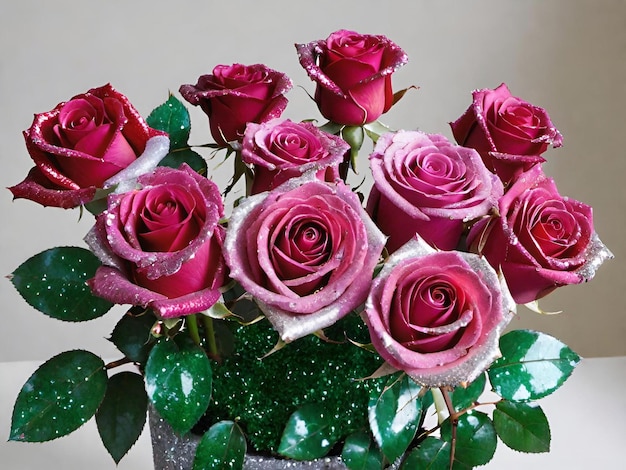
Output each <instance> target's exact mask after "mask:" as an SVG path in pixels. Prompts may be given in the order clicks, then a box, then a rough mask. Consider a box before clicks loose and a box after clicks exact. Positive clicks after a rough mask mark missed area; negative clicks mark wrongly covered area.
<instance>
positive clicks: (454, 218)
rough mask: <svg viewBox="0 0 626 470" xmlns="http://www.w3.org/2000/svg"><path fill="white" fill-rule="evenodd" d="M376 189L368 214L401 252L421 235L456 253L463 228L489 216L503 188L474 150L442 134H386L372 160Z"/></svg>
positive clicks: (368, 204)
mask: <svg viewBox="0 0 626 470" xmlns="http://www.w3.org/2000/svg"><path fill="white" fill-rule="evenodd" d="M370 166H371V169H372V176H373V177H374V186H373V187H372V190H371V192H370V195H369V198H368V202H367V211H368V213H369V214H370V215H371V216H372V218H373V219H374V221H375V222H376V224H377V225H378V227H379V228H380V229H381V230H382V231H383V233H384V234H385V235H388V236H389V240H388V242H387V249H388V250H389V251H390V252H393V251H395V250H397V249H398V248H399V247H400V246H402V245H403V244H404V243H405V242H407V241H408V240H409V239H411V238H413V236H414V235H415V234H416V233H418V234H419V235H420V237H422V238H423V239H424V240H426V242H427V243H429V244H431V245H432V246H434V247H437V248H439V249H441V250H452V249H454V248H455V247H456V246H457V245H458V243H459V240H460V239H461V234H462V232H463V226H464V223H465V222H468V221H470V220H472V219H475V218H477V217H481V216H484V215H486V214H487V213H489V211H490V210H491V209H492V208H493V207H495V206H496V205H497V201H498V198H499V197H500V196H501V195H502V183H501V182H500V181H499V180H498V178H497V177H496V176H495V175H493V174H491V173H490V172H489V171H488V170H487V169H486V168H485V166H484V165H483V163H482V161H481V159H480V156H479V155H478V153H476V151H475V150H473V149H468V148H465V147H460V146H458V145H454V144H452V143H451V142H449V141H448V140H447V139H446V138H445V137H444V136H442V135H438V134H425V133H423V132H418V131H399V132H395V133H387V134H383V135H382V136H381V137H380V138H379V139H378V142H377V143H376V147H375V148H374V152H373V153H372V154H371V155H370Z"/></svg>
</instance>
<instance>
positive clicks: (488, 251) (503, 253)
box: [467, 166, 612, 304]
mask: <svg viewBox="0 0 626 470" xmlns="http://www.w3.org/2000/svg"><path fill="white" fill-rule="evenodd" d="M467 241H468V244H469V245H470V247H471V249H472V250H473V251H476V252H478V253H480V254H482V255H484V256H485V258H487V260H488V261H489V263H490V264H491V265H492V266H493V267H494V268H496V269H500V270H502V273H503V274H504V277H505V278H506V281H507V284H508V286H509V289H510V290H511V294H512V295H513V298H514V299H515V302H517V303H518V304H525V303H528V302H532V301H534V300H537V299H539V298H541V297H544V296H545V295H547V294H549V293H550V292H552V291H553V290H554V289H556V288H557V287H559V286H563V285H567V284H578V283H581V282H583V281H588V280H590V279H591V278H593V276H594V275H595V272H596V270H597V269H598V268H599V267H600V265H601V264H602V262H603V261H604V260H606V259H607V258H611V257H612V254H611V252H610V251H609V250H608V249H607V248H606V247H605V246H604V245H603V244H602V242H601V241H600V239H599V238H598V236H597V235H596V233H595V232H594V228H593V215H592V210H591V207H589V206H587V205H585V204H583V203H581V202H578V201H575V200H573V199H569V198H564V197H561V195H560V194H559V193H558V191H557V188H556V185H555V184H554V181H553V180H552V179H551V178H547V177H546V176H545V175H544V174H543V171H542V169H541V167H540V166H536V167H533V168H531V169H530V170H529V171H528V172H526V173H524V174H522V176H521V177H520V178H518V180H517V181H516V182H515V183H514V184H513V185H512V186H511V187H510V188H509V190H508V191H507V192H506V193H505V195H504V196H503V197H502V198H501V199H500V202H499V215H498V216H494V217H492V218H489V219H485V220H482V221H480V222H478V223H477V224H475V225H474V226H473V227H472V229H471V230H470V233H469V235H468V239H467Z"/></svg>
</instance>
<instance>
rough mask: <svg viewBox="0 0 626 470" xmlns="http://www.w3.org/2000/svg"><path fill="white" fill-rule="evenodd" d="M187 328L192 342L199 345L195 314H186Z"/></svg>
mask: <svg viewBox="0 0 626 470" xmlns="http://www.w3.org/2000/svg"><path fill="white" fill-rule="evenodd" d="M186 320H187V328H188V329H189V336H191V339H192V340H193V342H194V343H196V344H197V345H198V346H200V332H199V331H198V317H196V315H195V314H194V315H188V316H187V318H186Z"/></svg>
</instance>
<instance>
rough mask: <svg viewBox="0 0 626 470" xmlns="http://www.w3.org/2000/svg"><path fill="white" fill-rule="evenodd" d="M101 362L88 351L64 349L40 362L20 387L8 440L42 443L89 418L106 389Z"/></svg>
mask: <svg viewBox="0 0 626 470" xmlns="http://www.w3.org/2000/svg"><path fill="white" fill-rule="evenodd" d="M106 387H107V373H106V370H105V369H104V362H103V361H102V359H100V358H99V357H98V356H96V355H95V354H93V353H90V352H89V351H81V350H75V351H67V352H64V353H61V354H59V355H58V356H55V357H53V358H52V359H50V360H48V361H47V362H45V363H44V364H42V365H41V366H40V367H39V368H38V369H37V370H36V371H35V373H34V374H33V375H32V376H31V377H30V378H29V379H28V381H27V382H26V383H25V384H24V386H23V387H22V390H20V393H19V395H18V397H17V400H16V401H15V407H14V408H13V418H12V423H11V434H10V436H9V440H11V441H27V442H44V441H49V440H52V439H56V438H57V437H61V436H65V435H66V434H69V433H71V432H72V431H75V430H76V429H78V428H79V427H80V426H82V425H83V424H84V423H85V422H86V421H87V420H89V419H90V418H91V417H92V416H93V415H94V413H95V412H96V410H97V409H98V406H100V403H101V402H102V399H103V398H104V394H105V392H106Z"/></svg>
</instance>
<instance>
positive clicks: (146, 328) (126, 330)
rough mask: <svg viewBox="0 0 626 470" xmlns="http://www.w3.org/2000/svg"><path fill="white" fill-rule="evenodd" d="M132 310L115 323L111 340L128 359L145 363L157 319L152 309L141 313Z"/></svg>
mask: <svg viewBox="0 0 626 470" xmlns="http://www.w3.org/2000/svg"><path fill="white" fill-rule="evenodd" d="M131 312H132V309H131V311H129V312H128V313H127V314H126V315H124V316H123V317H122V318H121V319H120V321H119V322H118V323H117V325H115V328H114V329H113V332H112V333H111V338H110V340H111V342H112V343H113V344H114V345H115V346H116V347H117V349H119V350H120V351H121V352H122V353H123V354H124V355H125V356H126V357H127V358H128V359H130V360H131V361H133V362H139V363H140V364H145V363H146V361H147V360H148V354H149V353H150V348H151V347H152V341H151V340H152V338H153V337H152V335H151V331H152V327H153V326H154V323H155V322H156V321H157V320H156V317H155V316H154V314H152V313H151V312H150V311H145V312H143V313H141V314H140V315H133V314H131Z"/></svg>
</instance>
